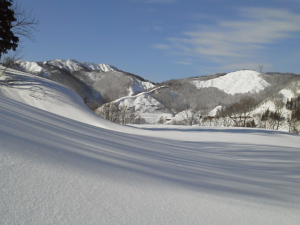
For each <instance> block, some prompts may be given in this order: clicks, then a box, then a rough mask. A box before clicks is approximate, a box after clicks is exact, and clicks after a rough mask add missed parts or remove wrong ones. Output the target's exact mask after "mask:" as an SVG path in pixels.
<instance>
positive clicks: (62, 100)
mask: <svg viewBox="0 0 300 225" xmlns="http://www.w3.org/2000/svg"><path fill="white" fill-rule="evenodd" d="M2 69H3V67H1V66H0V70H2ZM2 79H8V80H12V82H10V83H7V82H6V83H4V84H3V86H2V90H1V92H0V94H1V95H2V96H5V97H7V98H10V99H13V100H16V101H18V102H22V103H25V104H27V105H30V106H33V107H36V108H39V109H42V110H45V111H48V112H51V113H54V114H57V115H60V116H64V117H67V118H70V119H73V120H76V121H79V122H83V123H86V124H90V125H94V126H98V127H105V128H108V129H109V128H110V129H111V128H113V127H116V128H115V129H117V127H118V126H119V125H117V124H111V123H110V122H109V121H107V120H104V119H103V118H101V117H99V116H97V115H96V114H95V113H94V112H92V111H91V110H90V109H89V108H88V107H87V106H86V105H85V104H84V102H83V100H82V99H81V97H80V96H79V95H78V94H77V93H75V92H74V91H72V90H70V89H68V88H67V87H65V86H63V85H61V84H58V83H55V82H53V81H51V80H48V79H44V78H41V77H38V76H35V75H32V74H28V73H23V72H20V71H16V70H12V69H8V70H7V71H6V74H5V75H4V76H3V77H2Z"/></svg>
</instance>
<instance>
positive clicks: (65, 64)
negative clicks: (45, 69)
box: [44, 59, 119, 72]
mask: <svg viewBox="0 0 300 225" xmlns="http://www.w3.org/2000/svg"><path fill="white" fill-rule="evenodd" d="M44 64H49V65H52V66H57V67H59V68H60V69H65V70H68V71H70V72H73V71H78V70H82V69H88V70H98V71H103V72H109V71H119V69H118V68H116V67H114V66H111V65H108V64H95V63H87V62H86V63H82V62H78V61H76V60H74V59H67V60H61V59H55V60H52V61H45V62H44Z"/></svg>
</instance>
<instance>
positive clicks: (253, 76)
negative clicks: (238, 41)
mask: <svg viewBox="0 0 300 225" xmlns="http://www.w3.org/2000/svg"><path fill="white" fill-rule="evenodd" d="M191 83H192V84H194V85H195V86H196V87H197V88H207V87H216V88H219V89H220V90H223V91H224V92H226V93H227V94H232V95H233V94H236V93H247V92H250V93H258V92H260V91H262V90H264V89H265V88H266V87H269V86H271V84H269V83H268V82H267V81H265V80H264V79H263V78H262V76H261V74H260V73H259V72H256V71H252V70H240V71H236V72H232V73H228V74H226V75H224V76H221V77H218V78H215V79H211V80H206V81H198V80H194V81H192V82H191Z"/></svg>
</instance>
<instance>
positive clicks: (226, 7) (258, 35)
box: [19, 0, 300, 82]
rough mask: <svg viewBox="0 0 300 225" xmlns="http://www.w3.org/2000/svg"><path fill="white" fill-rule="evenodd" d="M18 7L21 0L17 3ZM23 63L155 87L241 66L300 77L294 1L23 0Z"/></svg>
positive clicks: (298, 0)
mask: <svg viewBox="0 0 300 225" xmlns="http://www.w3.org/2000/svg"><path fill="white" fill-rule="evenodd" d="M19 2H20V1H19ZM20 3H21V4H22V6H23V7H27V8H32V9H33V12H34V14H35V16H36V18H37V19H38V20H39V21H40V25H39V27H38V28H39V32H37V33H35V36H36V40H37V41H36V42H34V43H33V42H30V41H28V40H24V41H23V42H22V46H23V47H24V48H23V51H22V53H23V55H24V57H23V60H28V61H46V60H52V59H76V60H78V61H81V62H93V63H107V64H110V65H113V66H116V67H118V68H119V69H121V70H124V71H128V72H131V73H135V74H137V75H140V76H142V77H144V78H146V79H148V80H151V81H154V82H160V81H164V80H169V79H179V78H184V77H193V76H202V75H210V74H215V73H219V72H232V71H236V70H240V69H253V70H258V66H259V64H263V65H264V71H265V72H268V71H278V72H292V73H297V74H299V73H300V0H259V1H257V0H251V1H249V0H248V1H243V0H239V1H238V0H100V1H99V0H88V1H82V0H72V1H71V0H63V1H61V0H60V1H58V0H51V1H50V0H24V1H22V2H20Z"/></svg>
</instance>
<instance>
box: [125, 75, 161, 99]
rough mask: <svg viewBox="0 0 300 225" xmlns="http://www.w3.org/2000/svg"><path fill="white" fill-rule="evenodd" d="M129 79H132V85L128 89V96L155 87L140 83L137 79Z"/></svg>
mask: <svg viewBox="0 0 300 225" xmlns="http://www.w3.org/2000/svg"><path fill="white" fill-rule="evenodd" d="M131 79H132V85H131V87H130V88H129V95H130V96H131V95H134V94H136V93H138V92H144V91H146V90H147V89H150V88H154V87H155V85H154V84H152V83H150V82H147V81H140V80H139V79H136V78H134V77H132V78H131Z"/></svg>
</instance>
